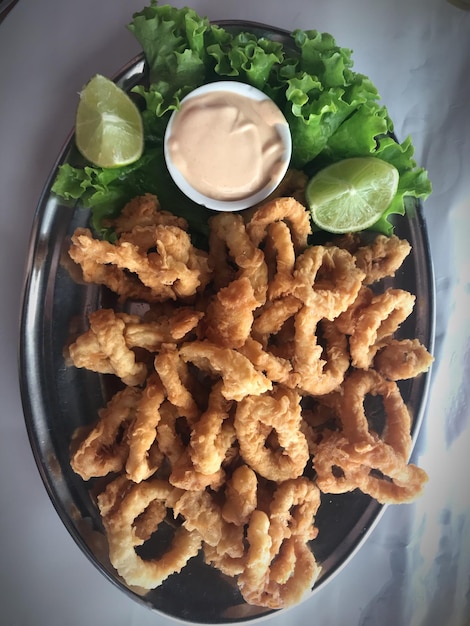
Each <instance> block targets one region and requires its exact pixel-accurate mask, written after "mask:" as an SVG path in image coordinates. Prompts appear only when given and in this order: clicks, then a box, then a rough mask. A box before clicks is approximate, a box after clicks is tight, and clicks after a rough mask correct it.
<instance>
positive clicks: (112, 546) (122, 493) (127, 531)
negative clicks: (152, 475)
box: [98, 476, 201, 589]
mask: <svg viewBox="0 0 470 626" xmlns="http://www.w3.org/2000/svg"><path fill="white" fill-rule="evenodd" d="M172 491H173V487H172V486H171V485H169V484H168V483H167V482H165V481H163V480H159V479H152V480H148V481H144V482H142V483H140V484H133V483H129V482H128V481H127V479H125V478H124V477H123V476H120V477H118V478H117V479H115V480H114V481H113V482H112V483H110V484H109V485H108V486H107V488H106V489H105V491H104V492H103V493H101V494H100V495H99V496H98V507H99V509H100V513H101V516H102V519H103V524H104V527H105V530H106V536H107V539H108V544H109V557H110V560H111V563H112V564H113V567H114V568H115V569H116V570H117V571H118V573H119V574H120V575H121V576H122V577H123V578H124V580H125V581H126V583H127V584H128V585H136V586H139V587H142V588H143V589H154V588H155V587H158V586H159V585H161V584H162V583H163V581H164V580H166V579H167V578H168V577H169V576H170V575H171V574H174V573H177V572H180V571H181V569H182V568H183V567H184V566H185V565H186V564H187V562H188V561H189V559H191V558H192V557H194V556H196V555H197V553H198V552H199V550H200V548H201V537H200V536H199V534H198V533H197V532H194V531H193V532H189V531H188V530H187V529H186V528H184V527H179V528H178V529H177V530H176V531H175V534H174V537H173V540H172V543H171V545H170V546H169V548H168V550H167V551H166V552H165V554H163V555H162V556H161V557H159V558H156V559H150V560H144V559H143V558H142V557H140V556H139V555H138V554H137V552H136V550H135V549H136V548H137V547H138V546H141V545H142V544H143V543H144V542H145V541H144V539H142V538H141V537H139V536H138V534H137V532H136V529H135V520H136V519H137V518H138V517H139V516H140V515H142V514H143V513H144V512H145V510H146V509H147V507H148V506H150V505H151V504H152V503H153V502H154V501H155V500H157V501H159V502H161V503H162V504H163V505H164V510H165V512H166V503H167V501H168V499H169V498H170V496H171V494H172ZM162 509H163V507H162ZM158 522H160V520H158Z"/></svg>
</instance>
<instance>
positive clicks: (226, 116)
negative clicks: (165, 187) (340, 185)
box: [168, 91, 286, 201]
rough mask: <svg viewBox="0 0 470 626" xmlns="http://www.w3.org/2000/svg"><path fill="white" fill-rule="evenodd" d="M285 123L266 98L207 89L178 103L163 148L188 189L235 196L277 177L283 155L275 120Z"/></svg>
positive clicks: (218, 196) (247, 193) (219, 197)
mask: <svg viewBox="0 0 470 626" xmlns="http://www.w3.org/2000/svg"><path fill="white" fill-rule="evenodd" d="M285 123H286V122H285V119H284V117H283V115H282V114H281V112H280V111H279V109H278V108H277V106H276V105H275V104H274V102H272V101H271V100H269V99H268V100H261V101H257V100H253V99H251V98H248V97H246V96H241V95H239V94H236V93H232V92H230V91H215V92H208V93H206V94H203V95H200V96H195V97H194V98H190V99H188V100H186V101H185V102H184V103H183V104H182V106H181V109H180V110H179V111H178V113H177V114H176V115H175V117H174V120H173V125H172V131H171V135H170V137H169V141H168V149H169V152H170V156H171V159H172V161H173V164H174V165H175V166H176V167H177V168H178V170H179V171H180V172H181V174H182V175H183V176H184V178H185V179H186V181H187V182H188V183H189V184H190V185H191V186H192V187H193V188H194V189H196V190H197V191H199V192H200V193H202V194H204V195H205V196H208V197H210V198H214V199H216V200H223V201H227V200H240V199H242V198H246V197H247V196H250V195H252V194H254V193H256V192H258V191H259V190H260V189H263V188H264V187H265V186H266V185H267V184H268V183H269V182H270V181H271V180H272V179H276V178H277V177H278V176H279V173H280V170H281V169H282V167H283V164H284V159H285V156H284V145H283V142H282V139H281V136H280V134H279V132H278V130H277V128H276V125H278V124H285Z"/></svg>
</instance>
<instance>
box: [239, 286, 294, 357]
mask: <svg viewBox="0 0 470 626" xmlns="http://www.w3.org/2000/svg"><path fill="white" fill-rule="evenodd" d="M301 307H302V302H301V300H299V299H298V298H296V297H294V296H290V295H286V296H282V297H280V298H278V299H277V300H273V301H272V302H268V303H266V305H265V306H264V307H263V309H262V310H261V311H260V313H259V314H258V315H257V317H256V319H255V320H254V322H253V329H252V333H251V334H252V336H253V338H255V339H257V340H258V341H259V342H260V343H261V344H262V345H263V346H264V347H265V348H266V347H267V346H268V343H269V341H270V338H271V335H277V334H278V333H279V331H280V330H281V328H282V327H283V326H284V324H285V323H286V322H287V320H288V319H290V318H292V317H294V315H295V314H296V313H297V311H299V309H300V308H301Z"/></svg>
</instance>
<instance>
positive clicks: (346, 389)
mask: <svg viewBox="0 0 470 626" xmlns="http://www.w3.org/2000/svg"><path fill="white" fill-rule="evenodd" d="M368 394H370V395H373V396H380V397H381V399H382V402H383V407H384V412H385V419H386V422H385V427H384V430H383V433H382V434H381V439H382V440H383V441H384V442H385V443H386V444H388V445H389V446H390V447H391V448H393V450H394V451H395V454H396V455H397V457H399V458H400V459H402V460H403V461H406V460H407V459H408V457H409V455H410V451H411V444H412V441H411V416H410V413H409V411H408V408H407V406H406V404H405V402H404V401H403V398H402V395H401V393H400V389H399V387H398V385H397V383H396V382H393V381H390V380H386V379H385V378H383V377H382V376H380V374H378V373H377V372H375V371H374V370H368V371H362V370H354V371H353V372H352V373H351V374H350V375H349V376H348V377H347V378H346V380H345V382H344V384H343V396H342V403H341V404H342V406H341V415H340V418H341V424H342V430H343V434H344V436H345V437H346V439H348V441H350V442H351V443H352V444H355V445H356V444H358V445H363V446H364V447H367V446H368V445H374V444H375V443H376V435H377V434H378V433H375V432H374V431H373V430H372V428H371V425H370V424H369V421H368V419H367V415H366V412H365V409H364V400H365V398H366V396H367V395H368Z"/></svg>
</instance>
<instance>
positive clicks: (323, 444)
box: [313, 370, 427, 503]
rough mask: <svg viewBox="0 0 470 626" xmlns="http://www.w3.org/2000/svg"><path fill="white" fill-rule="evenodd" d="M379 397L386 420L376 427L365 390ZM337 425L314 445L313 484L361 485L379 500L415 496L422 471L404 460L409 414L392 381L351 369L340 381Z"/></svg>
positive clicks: (327, 487)
mask: <svg viewBox="0 0 470 626" xmlns="http://www.w3.org/2000/svg"><path fill="white" fill-rule="evenodd" d="M368 394H369V395H373V396H375V395H378V396H381V398H382V402H383V406H384V410H385V416H386V422H385V425H384V427H383V429H381V432H380V433H379V432H376V431H375V430H374V429H373V428H372V427H371V425H370V424H369V421H368V419H367V416H366V412H365V409H364V401H365V398H366V396H367V395H368ZM340 420H341V426H342V430H341V431H337V432H333V431H330V432H326V433H323V436H322V439H321V440H320V442H319V443H318V445H317V446H316V447H315V449H314V455H313V465H314V468H315V471H316V473H317V478H316V481H317V484H318V486H319V488H320V489H321V490H322V491H323V492H325V493H343V492H346V491H352V490H353V489H356V488H357V489H360V490H362V491H363V492H364V493H368V494H370V495H371V496H372V497H374V498H376V499H377V500H378V501H379V502H382V503H399V502H408V501H410V500H413V499H415V498H416V497H417V496H418V495H419V494H420V493H421V491H422V489H423V487H424V484H425V483H426V481H427V475H426V472H425V471H424V470H422V469H420V468H418V467H416V466H414V465H412V464H408V458H409V455H410V451H411V443H412V440H411V433H410V428H411V417H410V414H409V411H408V409H407V407H406V405H405V403H404V402H403V398H402V396H401V394H400V390H399V388H398V386H397V384H396V383H395V382H392V381H387V380H385V379H384V378H382V377H381V376H380V374H378V373H377V372H375V371H373V370H370V371H361V370H355V371H353V372H352V374H351V375H350V376H349V377H348V378H347V379H346V381H345V383H344V385H343V396H342V400H341V413H340Z"/></svg>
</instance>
